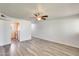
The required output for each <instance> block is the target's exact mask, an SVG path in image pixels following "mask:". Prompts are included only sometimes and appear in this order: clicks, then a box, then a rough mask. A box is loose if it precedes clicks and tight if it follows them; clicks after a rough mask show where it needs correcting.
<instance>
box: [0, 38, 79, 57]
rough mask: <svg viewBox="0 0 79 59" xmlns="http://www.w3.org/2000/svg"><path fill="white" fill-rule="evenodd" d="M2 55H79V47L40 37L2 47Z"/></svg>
mask: <svg viewBox="0 0 79 59" xmlns="http://www.w3.org/2000/svg"><path fill="white" fill-rule="evenodd" d="M0 55H1V56H79V48H74V47H70V46H66V45H63V44H58V43H54V42H49V41H46V40H41V39H39V38H34V37H33V38H32V40H28V41H24V42H15V43H12V44H11V45H6V46H3V47H0Z"/></svg>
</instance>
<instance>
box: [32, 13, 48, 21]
mask: <svg viewBox="0 0 79 59" xmlns="http://www.w3.org/2000/svg"><path fill="white" fill-rule="evenodd" d="M33 15H34V16H35V18H36V20H46V18H47V17H48V15H41V14H40V13H35V14H33Z"/></svg>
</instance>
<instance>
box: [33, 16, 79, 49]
mask: <svg viewBox="0 0 79 59" xmlns="http://www.w3.org/2000/svg"><path fill="white" fill-rule="evenodd" d="M32 36H34V37H38V38H42V39H45V40H49V41H54V42H57V43H61V44H66V45H70V46H74V47H78V48H79V18H78V17H75V18H72V17H67V18H61V19H52V20H46V21H40V22H38V23H36V24H33V26H32Z"/></svg>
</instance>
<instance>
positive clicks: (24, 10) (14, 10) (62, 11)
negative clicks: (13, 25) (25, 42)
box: [0, 3, 79, 19]
mask: <svg viewBox="0 0 79 59" xmlns="http://www.w3.org/2000/svg"><path fill="white" fill-rule="evenodd" d="M38 5H40V6H41V7H42V8H43V9H44V11H45V12H46V14H48V15H49V19H50V18H56V17H63V16H71V15H75V14H78V13H79V4H77V3H75V4H73V3H69V4H68V3H44V4H35V3H23V4H22V3H16V4H15V3H10V4H9V3H0V12H1V13H4V14H6V15H8V16H11V17H15V18H24V19H27V18H29V17H31V16H32V14H33V12H34V10H35V8H37V7H38Z"/></svg>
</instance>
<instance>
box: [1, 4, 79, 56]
mask: <svg viewBox="0 0 79 59" xmlns="http://www.w3.org/2000/svg"><path fill="white" fill-rule="evenodd" d="M0 56H79V3H0Z"/></svg>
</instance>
